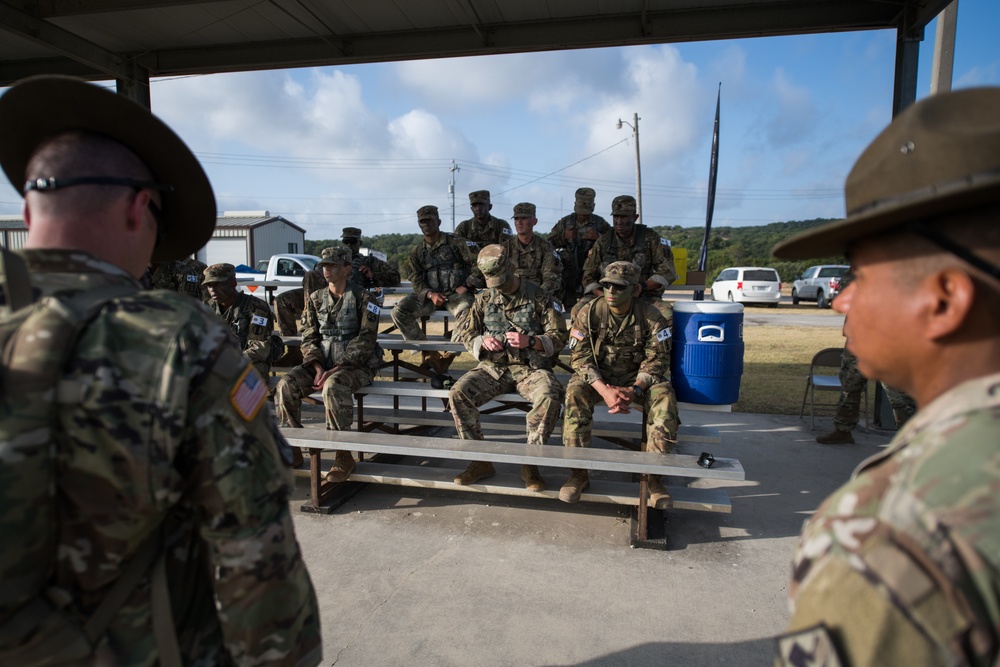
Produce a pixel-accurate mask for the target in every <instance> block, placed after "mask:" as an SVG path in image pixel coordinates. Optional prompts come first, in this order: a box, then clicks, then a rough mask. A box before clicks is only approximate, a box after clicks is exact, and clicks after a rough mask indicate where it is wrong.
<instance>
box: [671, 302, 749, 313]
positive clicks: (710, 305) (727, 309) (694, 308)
mask: <svg viewBox="0 0 1000 667" xmlns="http://www.w3.org/2000/svg"><path fill="white" fill-rule="evenodd" d="M674 312H681V313H713V314H716V315H726V314H732V313H742V312H743V304H742V303H729V302H724V301H723V302H720V301H674Z"/></svg>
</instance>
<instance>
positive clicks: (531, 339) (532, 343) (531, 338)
mask: <svg viewBox="0 0 1000 667" xmlns="http://www.w3.org/2000/svg"><path fill="white" fill-rule="evenodd" d="M528 347H529V348H533V347H535V337H534V336H528Z"/></svg>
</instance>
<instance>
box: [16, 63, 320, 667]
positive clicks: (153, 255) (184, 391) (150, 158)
mask: <svg viewBox="0 0 1000 667" xmlns="http://www.w3.org/2000/svg"><path fill="white" fill-rule="evenodd" d="M0 127H3V128H5V130H6V131H7V132H8V133H9V134H10V135H11V136H16V137H18V140H17V141H12V140H10V141H5V142H4V143H3V147H2V149H0V163H2V166H3V169H4V172H5V173H6V174H7V176H8V178H9V179H10V180H11V182H12V183H14V184H15V186H16V187H18V188H19V189H20V188H24V192H25V218H26V219H27V220H29V221H30V227H29V231H28V239H27V244H26V245H27V247H28V248H30V249H27V250H25V251H24V257H25V259H26V261H27V263H28V265H29V266H30V268H31V279H32V281H33V283H34V285H35V287H36V288H37V289H38V290H39V291H40V292H41V293H42V294H44V295H54V296H58V298H60V299H63V298H66V299H69V298H71V297H72V298H78V297H80V298H82V297H86V296H92V297H93V299H94V303H95V304H101V303H103V304H105V305H104V306H103V308H102V309H101V310H100V312H98V313H97V314H96V316H95V317H94V319H92V320H90V322H89V325H88V326H86V328H85V329H84V330H83V332H82V333H81V334H80V335H79V336H78V337H77V338H76V339H75V342H73V344H72V348H71V349H70V350H67V351H66V353H65V354H66V357H67V361H66V363H65V364H64V365H63V369H64V370H63V372H62V379H61V380H60V382H59V390H58V395H59V397H60V400H59V401H57V402H53V401H52V399H51V395H49V396H47V397H46V398H45V402H46V404H47V405H50V408H49V409H50V410H51V412H52V417H53V418H52V422H51V423H52V424H53V425H54V426H53V431H54V434H53V436H52V437H53V438H54V439H53V441H52V442H53V444H54V446H53V448H52V450H51V451H52V454H51V456H52V458H53V459H54V461H53V464H54V465H55V467H56V470H57V473H58V474H57V481H56V484H55V485H54V486H53V488H52V492H51V493H52V495H51V496H50V500H51V504H52V505H53V507H52V508H51V509H52V512H53V513H54V512H55V509H56V507H55V506H56V505H57V506H58V512H57V513H56V514H54V516H57V517H58V519H57V520H54V526H55V530H54V532H55V535H53V536H52V540H53V541H54V542H55V544H54V547H55V548H53V549H52V550H51V551H49V550H43V551H41V552H37V551H33V550H32V547H31V546H30V545H26V544H25V543H24V540H23V538H22V536H21V535H19V534H12V533H11V531H10V530H9V529H10V527H11V526H13V525H16V523H17V515H19V514H23V513H30V515H31V516H32V517H33V518H34V519H35V520H36V521H46V520H47V519H46V518H45V517H47V516H49V515H50V512H48V511H46V508H45V507H44V506H43V505H41V504H39V503H38V502H37V499H36V500H34V501H32V502H31V503H30V506H24V505H23V503H21V504H20V505H19V500H18V497H17V495H16V488H17V487H16V486H11V485H8V484H7V483H6V482H7V480H4V484H3V485H2V487H3V488H2V489H0V494H2V496H3V497H2V502H0V532H2V535H0V543H2V544H3V554H4V555H3V557H2V559H0V565H2V568H0V569H2V570H3V573H4V576H3V581H4V585H3V586H0V628H3V629H4V630H7V629H9V625H7V621H8V618H9V614H10V613H11V611H12V609H13V610H16V609H17V608H18V605H19V604H20V603H21V600H19V597H20V598H22V600H23V598H24V596H28V599H29V600H34V602H32V604H36V603H39V604H42V605H44V604H47V603H46V602H45V601H46V600H53V601H55V600H59V606H60V607H62V613H63V614H65V615H66V616H64V617H63V618H68V619H72V620H73V621H74V622H76V623H78V624H83V623H86V622H88V621H90V620H93V619H92V616H93V614H94V611H95V609H96V608H98V607H99V606H100V605H101V604H102V602H104V601H105V600H106V598H107V596H108V595H109V591H111V590H112V589H115V588H116V586H117V584H118V583H119V581H121V577H122V573H123V571H125V570H128V569H130V568H131V564H132V563H133V562H134V561H135V559H137V558H140V557H141V554H143V553H147V552H148V549H149V547H155V548H156V551H155V552H154V553H155V555H154V557H153V558H154V560H155V562H156V563H157V565H155V566H154V568H155V571H157V572H160V571H161V570H160V568H161V567H162V568H163V571H165V578H166V585H165V586H161V585H160V584H158V583H156V582H157V581H162V580H160V579H159V577H156V576H151V575H149V574H143V575H142V576H141V578H140V579H139V580H138V583H137V584H135V585H134V586H132V587H131V588H126V589H125V592H126V594H125V596H124V601H123V602H122V603H116V604H114V606H112V607H110V610H111V615H110V620H109V622H108V624H107V625H106V627H105V629H104V630H103V631H99V635H98V636H97V637H96V640H95V642H94V648H93V653H92V654H91V656H90V657H88V658H86V659H85V660H84V663H85V664H88V665H89V664H102V665H103V664H108V665H111V664H113V665H116V667H139V666H147V665H153V664H158V663H159V664H172V663H169V662H168V655H169V654H170V653H171V652H177V653H179V656H177V658H178V659H179V661H180V663H183V664H185V665H227V666H228V665H237V664H240V665H245V664H264V663H267V664H270V665H288V666H297V667H300V666H309V665H316V664H318V663H319V662H320V660H321V653H320V634H319V632H320V624H319V615H318V606H317V604H316V598H315V594H314V592H313V588H312V584H311V583H310V580H309V575H308V573H307V571H306V568H305V565H304V563H303V561H302V554H301V553H300V551H299V548H298V544H297V542H296V540H295V527H294V525H293V524H292V519H291V516H290V515H289V506H288V501H289V495H290V490H291V485H292V482H293V480H292V476H291V472H290V470H289V463H290V461H291V448H290V447H288V445H287V443H286V442H285V441H284V439H282V438H281V436H280V434H278V432H277V430H276V429H275V427H274V420H273V417H272V415H271V414H270V411H269V409H268V407H267V402H266V398H267V387H266V382H265V381H264V379H263V378H261V377H260V375H259V374H258V373H257V372H256V371H255V370H254V369H253V367H252V366H250V364H249V362H248V361H247V359H246V358H245V357H244V356H243V355H242V354H241V353H240V351H239V350H238V349H237V348H236V346H235V344H234V343H233V342H232V334H231V333H230V332H229V327H227V326H226V325H225V323H223V322H222V321H220V320H219V319H218V318H216V317H214V316H212V315H211V314H209V313H208V312H207V311H206V310H205V309H204V308H203V307H201V306H200V305H198V304H196V303H195V302H194V301H192V300H191V299H189V298H187V297H186V296H181V295H179V294H177V293H174V292H164V291H152V292H149V291H139V284H138V282H137V280H136V278H137V277H138V276H140V275H142V273H143V270H144V269H145V267H146V266H147V264H148V263H149V262H150V260H151V259H154V260H155V261H157V262H161V263H162V262H167V261H171V260H175V259H178V258H181V257H184V256H185V255H189V254H190V253H192V252H194V251H195V250H196V249H197V248H199V247H201V246H202V245H203V244H204V243H205V242H206V241H207V240H208V239H209V237H210V236H211V233H212V229H213V228H214V225H215V210H216V209H215V199H214V196H213V194H212V190H211V186H210V185H209V182H208V179H207V177H206V176H205V174H204V172H203V171H202V169H201V166H200V165H199V164H198V161H197V159H196V158H195V157H194V155H193V154H192V153H191V152H190V150H189V149H188V148H187V146H185V145H184V143H183V142H182V141H181V140H180V139H179V138H178V137H177V136H176V135H175V134H174V133H173V132H172V131H170V129H169V128H167V126H166V125H164V124H163V123H162V122H161V121H160V120H158V119H157V118H156V117H155V116H153V115H152V114H150V113H149V111H148V110H147V109H144V108H142V107H140V106H139V105H137V104H135V103H133V102H131V101H130V100H128V99H127V98H125V97H122V96H119V95H115V94H114V93H110V92H108V91H106V90H103V89H101V88H98V87H95V86H91V85H90V84H87V83H84V82H82V81H79V80H76V79H72V78H69V77H54V76H53V77H35V78H33V79H28V80H26V81H24V82H22V83H19V84H17V85H15V86H14V87H13V88H11V89H10V90H8V91H7V92H6V94H5V95H4V96H3V97H2V98H0ZM112 288H117V289H118V290H119V291H118V293H119V295H121V294H125V296H118V297H116V298H114V299H113V300H112V299H110V298H109V297H108V296H104V295H106V294H107V293H108V290H109V289H112ZM123 290H124V291H123ZM131 290H135V291H131ZM72 295H76V296H72ZM23 380H27V378H25V379H23ZM21 382H22V381H19V385H18V386H19V387H23V388H24V389H25V394H24V396H25V397H27V396H30V395H31V394H32V392H31V391H29V390H28V385H25V384H22V383H21ZM28 384H30V383H28ZM13 398H14V396H12V395H10V393H9V392H8V395H7V397H6V399H5V400H11V399H13ZM20 428H21V426H20V425H19V424H18V423H17V420H16V419H15V416H14V415H13V414H11V413H8V412H4V417H3V419H2V420H0V429H2V430H3V432H4V435H3V437H0V459H2V460H3V461H4V467H5V469H6V467H7V466H17V465H19V464H18V463H17V460H16V457H14V453H15V451H20V452H23V451H25V450H23V449H18V448H19V447H22V446H24V445H27V444H28V443H27V442H22V443H21V444H20V445H18V444H17V443H12V442H10V440H9V437H10V434H11V433H12V432H17V431H18V429H20ZM11 447H14V448H15V449H11ZM47 455H48V454H47ZM11 513H13V514H11ZM154 536H162V539H163V542H162V543H160V542H154V541H153V538H154ZM11 562H15V563H16V562H23V563H28V564H30V565H31V567H32V569H33V571H35V572H38V571H39V570H40V571H41V572H42V573H43V575H44V576H48V575H47V574H45V571H46V568H47V565H46V564H47V563H51V565H52V570H53V572H52V574H51V578H50V579H49V581H48V582H47V583H46V584H45V592H44V595H43V594H42V591H39V590H29V589H26V588H23V587H22V586H20V585H14V582H13V580H12V579H10V578H8V577H7V576H6V575H7V574H8V572H7V569H6V567H7V565H8V564H9V563H11ZM139 562H141V561H139ZM151 589H152V594H151ZM165 589H166V590H169V597H170V598H171V599H170V600H163V598H157V594H156V591H157V590H165ZM118 590H121V588H118ZM158 599H159V602H157V600H158ZM164 603H165V604H164ZM171 609H172V610H174V613H171ZM157 612H160V613H157ZM36 620H38V619H36ZM42 620H45V621H46V622H48V621H52V620H54V619H53V618H52V617H49V618H46V619H42ZM171 620H172V623H173V625H174V628H173V629H172V631H171V629H170V628H169V623H163V622H162V621H168V622H169V621H171ZM154 628H155V629H156V631H157V632H158V631H159V630H161V629H162V630H163V631H164V632H163V633H162V634H161V635H160V636H161V638H162V639H163V641H158V640H157V638H156V636H157V632H154ZM41 636H42V637H44V633H43V634H42V635H41ZM10 639H11V638H10V636H9V635H7V634H5V633H4V632H3V631H0V662H3V663H4V664H23V663H22V662H21V661H19V660H17V659H10V658H9V657H8V656H9V655H10V653H9V652H10V651H11V650H24V649H26V648H28V646H26V645H23V644H21V645H16V644H15V645H13V646H12V645H11V643H10V641H9V640H10ZM29 639H30V638H29ZM172 640H176V641H172ZM41 648H42V650H44V651H45V654H46V655H49V656H52V655H54V654H55V653H57V652H58V651H60V650H63V649H65V648H66V646H65V645H64V644H63V638H62V637H59V638H52V641H51V642H49V643H48V644H46V645H44V646H42V647H41ZM171 649H172V650H171ZM43 664H47V663H43ZM74 664H76V663H74Z"/></svg>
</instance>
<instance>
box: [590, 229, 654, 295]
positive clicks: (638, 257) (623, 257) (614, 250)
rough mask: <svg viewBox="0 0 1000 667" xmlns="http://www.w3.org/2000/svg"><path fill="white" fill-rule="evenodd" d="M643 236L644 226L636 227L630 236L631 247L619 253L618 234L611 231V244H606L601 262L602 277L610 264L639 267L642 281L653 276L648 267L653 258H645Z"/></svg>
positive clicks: (644, 232)
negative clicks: (621, 263) (623, 263)
mask: <svg viewBox="0 0 1000 667" xmlns="http://www.w3.org/2000/svg"><path fill="white" fill-rule="evenodd" d="M645 235H646V226H645V225H636V226H635V231H634V232H633V235H632V247H631V248H622V249H621V250H620V251H619V248H618V241H619V239H618V234H615V231H614V230H613V229H612V230H611V243H609V244H608V249H607V252H605V253H604V261H603V262H601V275H602V276H603V275H604V269H606V268H607V266H608V264H611V263H612V262H632V263H633V264H635V265H636V266H638V267H639V279H640V280H642V281H645V280H648V279H649V277H650V276H651V275H653V274H652V273H650V266H649V263H650V262H651V261H652V259H653V258H652V257H646V248H645V246H644V245H643V243H642V241H643V238H644V237H645ZM619 255H620V256H619ZM647 260H648V261H647Z"/></svg>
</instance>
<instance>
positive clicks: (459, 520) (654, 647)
mask: <svg viewBox="0 0 1000 667" xmlns="http://www.w3.org/2000/svg"><path fill="white" fill-rule="evenodd" d="M683 418H684V420H685V423H691V424H705V425H712V426H716V427H717V428H718V429H719V431H720V432H721V434H722V441H723V442H722V444H721V445H709V446H697V445H695V446H688V447H686V448H683V449H682V450H681V451H683V452H685V453H694V454H697V453H699V451H702V450H705V451H710V452H712V453H713V454H714V455H716V456H720V455H721V456H728V457H735V458H738V459H740V460H741V461H742V463H743V466H744V468H745V470H746V477H747V480H746V481H745V482H737V483H733V482H723V483H713V484H714V485H719V486H727V487H728V488H729V495H730V498H731V499H732V504H733V512H732V514H710V513H703V512H684V511H668V512H666V517H667V518H666V521H667V525H666V528H667V535H668V542H669V546H668V549H667V550H666V551H652V550H645V549H631V548H629V546H628V545H629V520H628V513H627V510H625V509H617V508H614V507H609V506H600V505H586V504H580V505H577V506H570V505H565V504H563V503H559V502H558V501H555V502H553V501H547V500H541V499H540V500H533V499H511V498H505V497H500V496H478V495H477V496H471V495H465V494H460V493H451V492H440V491H424V490H419V489H404V488H396V487H384V486H374V485H372V486H369V487H368V488H366V489H364V490H363V491H361V492H360V493H359V494H358V495H356V496H354V498H352V499H351V500H350V501H349V502H348V503H347V504H345V505H344V506H342V507H341V508H340V509H338V510H337V511H336V512H335V513H334V514H333V515H329V516H323V515H314V514H305V513H302V512H300V511H299V509H298V508H299V506H300V505H301V501H302V500H304V499H305V498H306V497H307V496H308V487H307V484H306V480H304V479H300V480H299V482H298V487H297V489H296V500H294V501H293V503H292V506H293V515H294V516H295V525H296V530H297V533H298V538H299V541H300V543H301V545H302V548H303V552H304V555H305V559H306V563H307V564H308V566H309V570H310V573H311V574H312V578H313V582H314V584H315V586H316V590H317V593H318V596H319V602H320V607H321V614H322V624H323V643H324V659H323V663H322V664H324V665H338V666H353V665H401V664H407V665H587V666H595V667H596V666H598V665H607V666H609V667H610V666H619V665H648V664H661V665H695V666H698V665H741V666H742V665H769V664H771V660H772V656H773V640H772V637H773V636H774V635H776V634H777V633H779V632H781V631H782V630H783V629H784V627H785V624H786V622H787V615H788V614H787V602H786V587H787V582H788V576H789V562H790V558H791V553H792V549H793V548H794V545H795V542H796V537H797V535H798V533H799V531H800V529H801V526H802V522H803V520H804V519H806V518H807V517H808V516H809V515H810V513H811V512H812V511H813V510H814V509H815V508H816V507H817V505H818V504H819V503H820V502H821V501H822V499H823V498H824V497H825V496H826V495H827V494H828V493H829V492H830V491H832V490H833V489H834V488H836V487H837V486H838V485H839V484H840V483H842V482H843V481H844V480H845V479H846V478H847V477H848V476H849V475H850V472H851V471H852V470H853V468H854V467H855V466H856V465H857V464H858V462H860V461H861V460H862V459H863V458H865V457H866V456H869V455H871V454H874V453H875V452H877V451H878V450H879V448H880V447H884V446H885V445H886V444H887V443H888V442H889V439H890V438H889V436H890V434H885V433H879V432H875V431H873V432H872V433H870V434H865V433H864V432H863V431H861V430H860V429H858V430H857V431H856V432H855V439H856V440H857V441H858V444H857V445H853V446H840V447H835V446H822V445H818V444H816V443H815V442H814V440H813V438H814V437H815V436H816V435H818V434H819V433H822V432H824V431H826V430H829V429H830V428H831V427H832V424H831V422H830V420H829V419H818V420H817V430H816V431H815V432H813V433H810V432H809V427H808V421H806V420H801V421H800V420H799V419H798V418H796V417H788V416H781V415H749V414H727V413H707V412H685V413H684V414H683ZM454 467H455V468H456V469H458V468H460V467H462V466H461V465H460V464H459V463H457V462H456V463H455V464H454ZM542 474H543V476H544V477H545V478H546V481H547V482H548V484H549V487H550V488H553V487H558V486H559V485H561V484H562V482H563V481H564V479H565V475H566V473H565V472H564V471H562V470H558V469H543V470H542ZM695 484H697V485H703V484H704V485H712V484H706V483H705V482H702V481H698V482H695Z"/></svg>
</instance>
